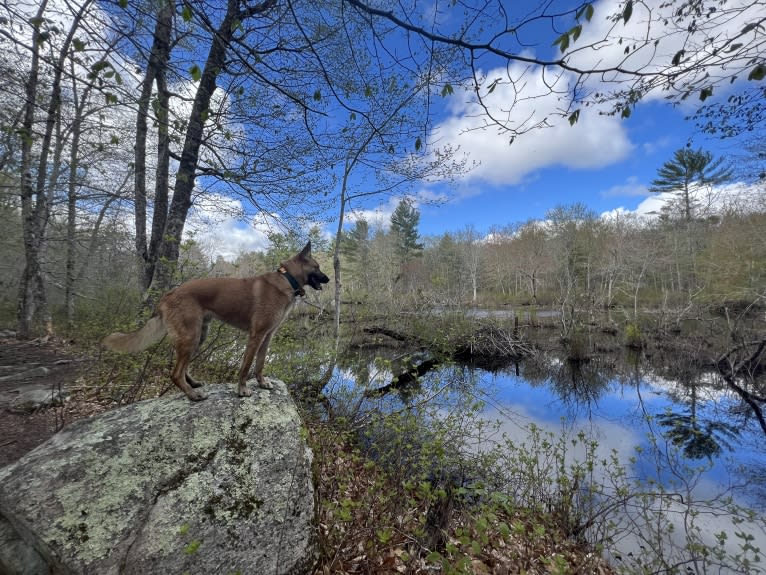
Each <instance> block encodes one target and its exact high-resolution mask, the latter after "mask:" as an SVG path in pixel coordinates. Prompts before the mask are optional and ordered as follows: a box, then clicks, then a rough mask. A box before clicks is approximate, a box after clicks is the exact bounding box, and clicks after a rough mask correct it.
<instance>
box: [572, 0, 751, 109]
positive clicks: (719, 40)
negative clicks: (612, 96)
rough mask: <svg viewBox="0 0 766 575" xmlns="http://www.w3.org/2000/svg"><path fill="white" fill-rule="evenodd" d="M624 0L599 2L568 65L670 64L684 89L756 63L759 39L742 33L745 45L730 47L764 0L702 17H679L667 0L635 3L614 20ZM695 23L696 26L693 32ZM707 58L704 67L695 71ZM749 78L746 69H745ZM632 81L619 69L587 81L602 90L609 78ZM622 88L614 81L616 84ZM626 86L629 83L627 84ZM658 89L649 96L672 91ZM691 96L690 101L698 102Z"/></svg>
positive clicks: (737, 1)
mask: <svg viewBox="0 0 766 575" xmlns="http://www.w3.org/2000/svg"><path fill="white" fill-rule="evenodd" d="M623 7H624V2H623V0H602V1H600V2H596V3H595V4H594V17H593V19H592V20H591V21H590V22H588V23H586V24H585V25H584V26H583V29H582V34H581V36H580V37H579V38H578V40H577V41H576V42H575V43H574V44H573V45H572V46H571V48H570V50H569V51H568V52H567V55H566V56H567V62H568V64H570V65H572V66H574V67H577V68H580V69H602V70H609V69H612V70H613V69H616V68H618V67H619V68H620V69H621V70H629V71H637V72H641V73H643V74H648V73H653V72H657V71H660V70H665V69H669V68H671V67H672V70H673V72H674V73H676V74H681V75H677V76H676V77H675V78H674V80H673V81H674V84H675V89H676V90H678V91H679V92H680V91H682V90H683V89H684V87H685V86H686V85H688V83H689V82H692V81H701V80H704V83H705V85H707V84H710V83H714V82H715V81H716V80H717V79H719V78H724V79H727V81H726V82H725V84H728V78H730V77H731V76H732V75H737V74H738V73H740V72H741V71H742V70H747V69H749V68H751V67H752V61H751V60H752V58H754V57H755V58H757V57H759V56H760V54H759V52H758V50H759V47H760V45H759V43H757V42H751V43H749V42H750V38H749V37H746V36H742V37H740V38H739V39H738V43H741V44H742V45H743V47H742V48H741V49H735V50H733V51H732V50H730V47H731V43H729V44H727V42H730V40H731V39H733V38H736V37H739V36H740V34H741V32H742V29H743V28H744V26H745V25H746V24H748V23H749V22H757V21H760V20H761V18H762V11H763V3H762V2H750V1H748V0H732V1H730V2H727V3H725V5H723V3H721V5H719V6H716V8H717V10H710V11H708V12H706V13H705V14H702V15H700V16H699V17H697V18H694V19H692V18H684V19H681V20H678V18H676V17H674V14H675V12H676V11H677V10H678V9H679V4H678V3H674V2H664V1H663V0H647V1H646V2H633V12H632V16H631V18H630V19H629V21H628V22H627V23H625V22H624V21H623V20H622V19H619V20H618V21H617V22H614V21H612V19H611V18H610V16H614V15H615V14H620V13H621V12H622V9H623ZM692 21H693V22H694V24H695V26H696V30H695V33H694V34H690V33H689V27H690V25H691V23H692ZM680 50H685V52H684V53H683V56H682V58H681V60H680V62H679V64H678V65H677V66H671V63H672V60H673V58H674V56H675V55H676V54H678V53H679V51H680ZM701 62H704V68H700V69H698V70H692V68H693V66H695V65H697V64H699V63H701ZM740 76H741V77H743V78H744V77H746V76H747V74H744V75H743V74H740ZM623 81H628V82H631V81H632V78H631V77H630V76H628V75H624V74H622V73H621V72H619V71H607V72H604V73H603V74H596V75H593V76H591V77H589V78H588V79H587V81H586V85H587V86H588V87H590V88H593V89H595V90H597V91H600V92H602V93H603V92H604V91H605V89H609V88H610V85H609V83H610V82H623ZM616 87H618V86H617V85H616V84H611V88H616ZM622 87H623V88H625V87H627V86H622ZM657 88H658V89H654V90H652V91H651V92H649V93H648V94H647V95H646V97H645V98H644V100H660V99H664V98H665V97H667V96H668V92H667V91H665V90H664V89H660V88H661V87H660V86H658V87H657ZM696 101H697V98H691V99H689V101H688V102H687V104H686V105H696V104H694V103H695V102H696Z"/></svg>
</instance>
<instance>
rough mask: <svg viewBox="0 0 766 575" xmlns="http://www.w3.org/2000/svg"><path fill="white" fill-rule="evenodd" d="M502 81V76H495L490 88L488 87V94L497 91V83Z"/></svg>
mask: <svg viewBox="0 0 766 575" xmlns="http://www.w3.org/2000/svg"><path fill="white" fill-rule="evenodd" d="M499 81H500V78H495V79H494V81H493V82H492V83H491V84H490V85H489V88H487V94H491V93H492V92H494V91H495V88H497V83H498V82H499Z"/></svg>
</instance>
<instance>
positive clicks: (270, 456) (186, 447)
mask: <svg viewBox="0 0 766 575" xmlns="http://www.w3.org/2000/svg"><path fill="white" fill-rule="evenodd" d="M272 382H273V383H274V389H273V390H264V389H259V388H257V387H255V386H254V385H253V384H254V383H255V382H253V384H251V389H252V390H253V397H250V398H245V399H241V398H239V397H237V395H236V393H235V392H234V389H233V388H232V387H229V386H225V387H224V386H215V387H209V388H207V389H206V391H207V392H208V393H209V398H208V399H207V400H206V401H203V402H199V403H192V402H190V401H188V400H187V399H186V397H185V396H183V395H181V394H174V395H171V396H167V397H163V398H160V399H154V400H147V401H143V402H139V403H136V404H133V405H130V406H127V407H124V408H120V409H117V410H114V411H110V412H106V413H102V414H100V415H97V416H95V417H92V418H90V419H85V420H81V421H78V422H75V423H74V424H72V425H70V426H69V427H67V428H65V429H64V430H62V431H61V432H59V433H58V434H56V435H55V436H53V437H52V438H51V439H49V440H48V441H47V442H46V443H44V444H42V445H41V446H40V447H38V448H37V449H35V450H34V451H32V452H30V453H28V454H27V455H26V456H24V457H23V458H22V459H20V460H19V461H17V462H16V463H14V464H12V465H9V466H8V467H5V468H3V469H0V485H1V486H2V488H0V572H2V573H9V574H11V575H16V574H18V573H24V574H33V573H48V572H51V573H97V574H99V575H109V574H113V573H114V574H116V573H121V574H122V573H125V574H131V573H135V574H139V573H140V574H146V573H166V574H174V573H178V574H181V573H189V574H190V575H192V574H197V573H199V574H214V573H221V574H229V573H237V572H239V573H242V574H249V573H253V574H261V573H269V574H276V573H303V572H306V571H308V570H310V569H311V567H312V565H313V564H314V562H315V559H316V553H317V549H316V537H315V518H314V515H315V508H314V488H313V482H312V473H311V452H310V450H309V449H308V447H307V446H306V442H305V440H304V438H303V434H302V433H301V423H300V419H299V416H298V413H297V411H296V409H295V405H294V404H293V402H292V399H291V398H290V396H289V394H288V392H287V389H286V387H285V385H284V384H283V383H282V382H278V381H274V380H272ZM19 565H22V566H26V567H19Z"/></svg>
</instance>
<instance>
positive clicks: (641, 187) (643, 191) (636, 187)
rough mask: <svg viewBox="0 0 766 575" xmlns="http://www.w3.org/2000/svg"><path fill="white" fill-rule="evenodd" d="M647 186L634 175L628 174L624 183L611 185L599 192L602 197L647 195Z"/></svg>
mask: <svg viewBox="0 0 766 575" xmlns="http://www.w3.org/2000/svg"><path fill="white" fill-rule="evenodd" d="M649 194H650V192H649V188H648V187H647V186H646V185H645V184H642V183H640V182H639V181H638V178H637V177H636V176H630V177H629V178H628V179H627V181H626V182H625V183H624V184H618V185H616V186H612V187H611V188H609V189H608V190H604V191H603V192H601V197H602V198H614V197H633V196H648V195H649Z"/></svg>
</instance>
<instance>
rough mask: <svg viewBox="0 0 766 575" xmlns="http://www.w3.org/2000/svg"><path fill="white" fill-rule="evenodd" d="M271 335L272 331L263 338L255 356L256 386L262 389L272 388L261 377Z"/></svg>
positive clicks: (267, 381)
mask: <svg viewBox="0 0 766 575" xmlns="http://www.w3.org/2000/svg"><path fill="white" fill-rule="evenodd" d="M272 335H274V332H273V331H272V332H271V333H269V334H268V335H267V336H266V337H265V338H263V343H261V346H260V347H259V348H258V353H257V354H256V356H255V379H256V381H257V382H258V387H262V388H263V389H274V386H273V385H271V383H270V382H269V380H268V379H266V378H265V377H263V366H264V365H265V363H266V353H267V352H268V351H269V344H270V343H271V336H272Z"/></svg>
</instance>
